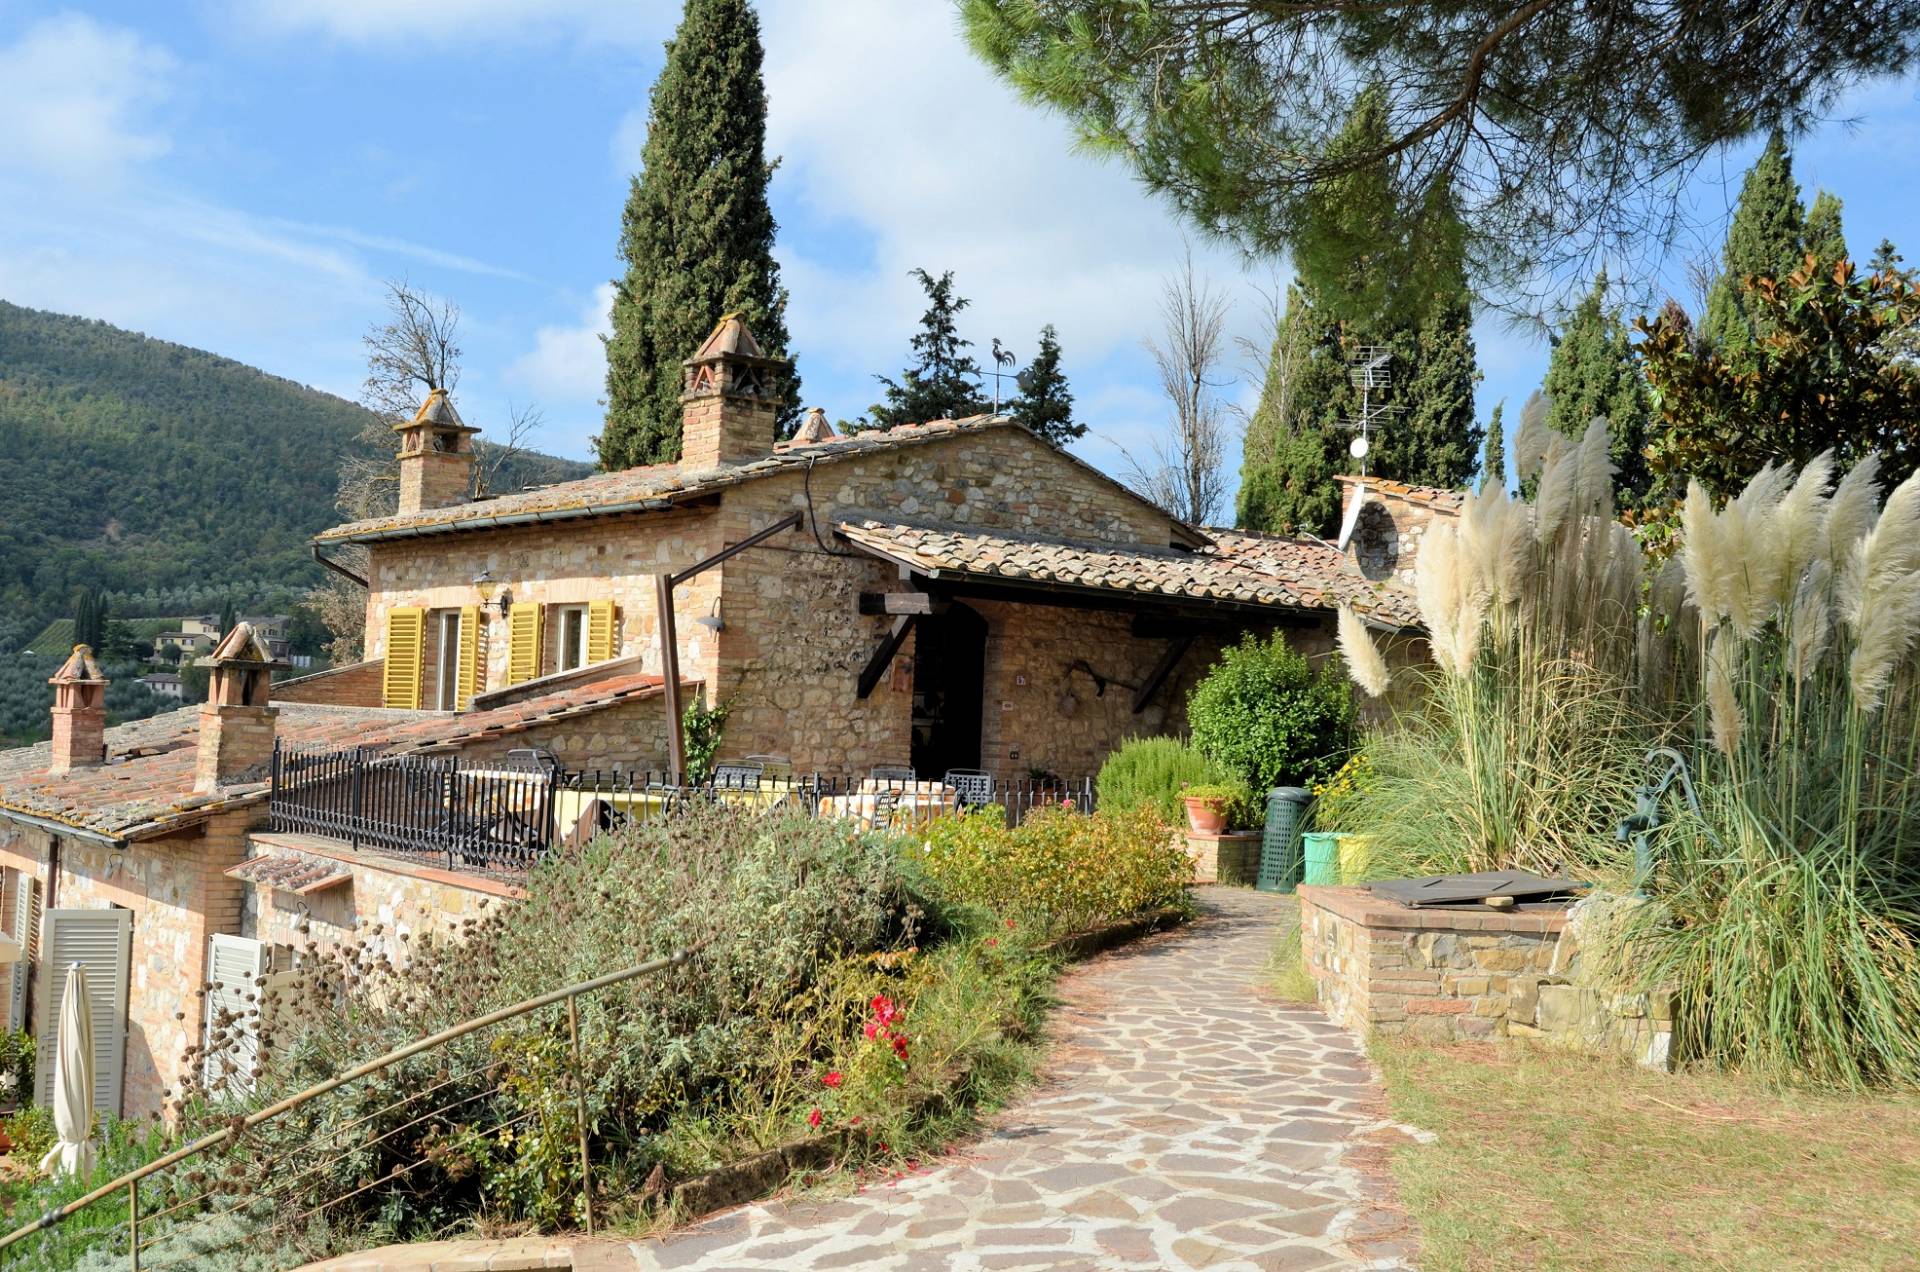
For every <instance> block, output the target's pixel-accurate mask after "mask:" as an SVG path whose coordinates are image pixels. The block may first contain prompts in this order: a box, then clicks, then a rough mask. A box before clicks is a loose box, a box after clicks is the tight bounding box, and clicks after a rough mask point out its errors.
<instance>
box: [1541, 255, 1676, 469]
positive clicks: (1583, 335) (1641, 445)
mask: <svg viewBox="0 0 1920 1272" xmlns="http://www.w3.org/2000/svg"><path fill="white" fill-rule="evenodd" d="M1544 387H1545V389H1546V394H1547V400H1548V407H1547V425H1548V426H1549V427H1551V428H1554V429H1557V430H1559V431H1560V432H1561V433H1564V434H1565V435H1566V436H1568V437H1573V438H1577V437H1579V436H1581V435H1582V434H1583V433H1585V432H1586V431H1587V425H1588V424H1589V423H1590V422H1591V421H1592V420H1593V418H1594V417H1595V416H1596V415H1604V416H1605V417H1606V419H1607V432H1608V448H1607V449H1608V453H1609V454H1610V455H1611V456H1612V459H1613V462H1614V466H1615V467H1616V468H1617V469H1618V470H1619V475H1618V476H1617V477H1616V478H1615V479H1614V480H1615V486H1616V489H1618V491H1619V492H1620V502H1621V503H1622V504H1623V505H1625V506H1628V507H1634V506H1637V505H1638V504H1639V503H1640V501H1641V500H1642V499H1643V498H1644V496H1645V495H1646V493H1647V487H1648V486H1649V484H1651V482H1652V476H1651V474H1650V473H1649V472H1648V471H1647V458H1646V454H1645V451H1646V446H1647V430H1648V428H1649V427H1650V426H1651V424H1652V420H1653V400H1652V397H1651V395H1650V394H1649V393H1648V391H1647V381H1646V377H1645V376H1643V375H1642V374H1641V372H1640V366H1639V363H1638V362H1637V361H1636V360H1635V358H1634V355H1633V346H1632V344H1631V342H1630V341H1629V340H1628V339H1627V326H1626V324H1625V323H1624V322H1622V321H1621V318H1620V313H1619V311H1618V310H1617V309H1613V308H1611V307H1609V306H1608V305H1607V272H1606V270H1604V269H1603V270H1601V271H1600V273H1599V275H1598V276H1597V277H1595V279H1594V280H1593V290H1591V291H1589V292H1588V293H1587V294H1586V296H1585V297H1583V298H1582V299H1581V301H1580V303H1579V304H1578V305H1577V306H1575V307H1574V311H1573V314H1572V316H1571V317H1569V318H1568V319H1567V323H1566V326H1565V327H1563V328H1561V331H1560V335H1559V338H1558V339H1556V340H1555V341H1554V345H1553V355H1552V357H1551V358H1550V359H1549V360H1548V362H1547V379H1546V384H1545V386H1544Z"/></svg>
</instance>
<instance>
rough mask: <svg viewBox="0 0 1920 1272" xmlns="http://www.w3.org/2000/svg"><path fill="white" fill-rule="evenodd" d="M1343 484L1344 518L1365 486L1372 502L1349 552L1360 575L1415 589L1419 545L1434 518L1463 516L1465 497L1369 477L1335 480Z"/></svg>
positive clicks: (1365, 509)
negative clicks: (1462, 504)
mask: <svg viewBox="0 0 1920 1272" xmlns="http://www.w3.org/2000/svg"><path fill="white" fill-rule="evenodd" d="M1334 480H1335V481H1337V482H1339V483H1340V513H1341V515H1342V516H1343V517H1344V516H1345V515H1346V511H1347V508H1348V506H1349V505H1351V504H1352V502H1353V497H1354V492H1355V491H1356V490H1358V489H1359V488H1360V487H1361V486H1362V485H1364V486H1365V487H1366V491H1367V502H1366V504H1365V505H1364V506H1363V507H1362V508H1361V510H1360V519H1359V521H1358V522H1357V523H1356V524H1355V527H1354V532H1353V539H1352V542H1351V544H1350V545H1349V548H1348V550H1349V551H1350V552H1352V553H1353V557H1354V560H1355V562H1356V563H1357V564H1358V565H1359V567H1360V573H1361V574H1363V575H1365V576H1366V577H1367V578H1370V579H1374V580H1394V581H1397V582H1398V583H1400V584H1401V585H1403V586H1405V587H1408V588H1411V587H1412V586H1413V564H1414V562H1415V561H1416V560H1418V559H1419V556H1420V543H1421V541H1422V540H1423V539H1424V538H1425V537H1426V534H1427V529H1428V527H1430V526H1431V525H1432V524H1433V522H1434V520H1435V518H1440V519H1442V520H1445V521H1451V520H1453V519H1454V518H1455V517H1457V516H1458V515H1459V511H1460V504H1461V499H1462V496H1461V495H1460V494H1459V492H1457V491H1449V490H1434V489H1432V488H1429V487H1425V486H1408V485H1406V484H1404V483H1402V482H1397V481H1383V480H1381V479H1379V478H1375V477H1369V478H1361V477H1350V476H1342V477H1336V478H1335V479H1334Z"/></svg>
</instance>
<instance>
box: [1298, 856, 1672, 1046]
mask: <svg viewBox="0 0 1920 1272" xmlns="http://www.w3.org/2000/svg"><path fill="white" fill-rule="evenodd" d="M1299 895H1300V939H1301V942H1302V944H1303V947H1304V953H1305V961H1306V966H1307V970H1308V971H1309V972H1310V973H1311V974H1312V976H1313V979H1314V983H1315V985H1316V986H1317V987H1318V991H1319V998H1320V1001H1321V1002H1322V1003H1323V1004H1324V1005H1325V1006H1326V1009H1327V1012H1328V1014H1329V1015H1331V1016H1333V1017H1334V1019H1336V1020H1338V1021H1340V1022H1341V1023H1342V1024H1344V1025H1346V1026H1347V1027H1349V1028H1351V1029H1354V1030H1358V1031H1360V1032H1369V1031H1377V1032H1379V1033H1384V1034H1408V1035H1411V1036H1412V1037H1415V1038H1419V1039H1422V1040H1425V1041H1434V1042H1446V1041H1454V1040H1458V1039H1466V1038H1544V1039H1547V1040H1550V1041H1553V1042H1558V1043H1562V1044H1565V1045H1570V1046H1576V1047H1581V1048H1584V1049H1587V1050H1593V1051H1611V1052H1617V1053H1620V1054H1624V1055H1629V1056H1631V1057H1633V1059H1634V1060H1636V1061H1638V1062H1639V1063H1641V1064H1644V1065H1648V1066H1650V1067H1654V1068H1663V1069H1664V1068H1667V1067H1669V1065H1670V1063H1671V1056H1672V1048H1673V1005H1672V996H1671V995H1670V994H1646V993H1624V992H1619V991H1617V990H1615V989H1612V988H1610V987H1608V986H1606V985H1604V984H1599V983H1596V982H1597V981H1598V980H1599V977H1598V975H1597V969H1595V968H1594V967H1593V966H1592V960H1590V959H1585V960H1583V959H1582V958H1581V956H1580V953H1579V950H1580V939H1581V936H1582V934H1583V933H1585V934H1589V939H1591V937H1590V934H1591V933H1592V932H1593V931H1594V930H1595V929H1596V925H1598V924H1603V923H1608V922H1613V921H1617V917H1618V915H1619V914H1620V913H1621V907H1622V906H1623V905H1630V904H1631V903H1630V902H1626V901H1624V899H1622V898H1614V897H1594V898H1591V899H1588V900H1584V901H1581V902H1578V903H1576V904H1575V905H1573V906H1572V907H1569V908H1566V909H1547V908H1541V909H1535V910H1516V911H1506V912H1502V911H1497V910H1492V909H1483V910H1465V909H1454V910H1436V909H1413V908H1410V907H1407V906H1403V905H1400V904H1399V903H1398V902H1394V901H1389V900H1386V899H1384V898H1381V897H1376V896H1374V895H1373V894H1372V893H1371V892H1369V891H1368V890H1367V889H1365V888H1330V887H1302V888H1301V889H1300V890H1299Z"/></svg>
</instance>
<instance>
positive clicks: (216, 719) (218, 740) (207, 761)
mask: <svg viewBox="0 0 1920 1272" xmlns="http://www.w3.org/2000/svg"><path fill="white" fill-rule="evenodd" d="M194 665H195V666H196V667H206V668H208V669H209V674H208V678H207V701H206V704H205V705H204V706H202V707H201V708H200V751H199V755H198V757H197V758H196V761H195V764H194V771H193V772H194V781H193V789H194V790H195V791H197V792H199V793H201V794H203V795H204V794H209V793H211V792H212V791H213V790H214V789H215V788H216V787H220V786H226V785H229V784H231V783H234V782H238V781H243V780H249V779H252V778H254V777H255V776H256V775H264V771H265V769H266V768H267V765H268V763H269V762H270V761H271V760H272V759H273V721H274V718H275V717H276V716H278V715H279V714H280V713H279V712H278V711H276V710H274V709H273V708H272V707H270V706H268V705H267V692H268V687H269V685H270V684H271V683H272V681H273V673H274V672H275V671H276V670H279V669H281V668H283V667H285V666H286V664H285V663H277V662H275V661H273V656H272V655H271V654H269V653H268V652H267V646H266V642H265V641H263V640H261V639H260V637H259V636H258V635H257V634H255V632H254V630H253V626H252V624H249V623H236V624H234V628H233V630H232V631H230V632H228V633H227V634H226V635H225V636H224V637H222V638H221V641H220V643H219V644H218V645H216V646H214V650H213V652H212V653H211V654H208V655H207V656H206V657H205V658H201V659H198V660H196V661H195V663H194Z"/></svg>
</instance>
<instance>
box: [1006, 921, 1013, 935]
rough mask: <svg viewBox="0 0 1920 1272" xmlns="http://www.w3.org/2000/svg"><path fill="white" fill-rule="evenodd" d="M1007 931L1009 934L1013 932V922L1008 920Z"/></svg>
mask: <svg viewBox="0 0 1920 1272" xmlns="http://www.w3.org/2000/svg"><path fill="white" fill-rule="evenodd" d="M1007 931H1009V932H1011V931H1013V920H1012V919H1008V920H1007Z"/></svg>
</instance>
